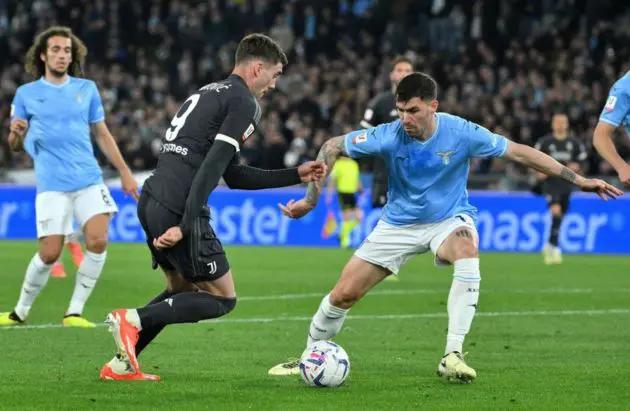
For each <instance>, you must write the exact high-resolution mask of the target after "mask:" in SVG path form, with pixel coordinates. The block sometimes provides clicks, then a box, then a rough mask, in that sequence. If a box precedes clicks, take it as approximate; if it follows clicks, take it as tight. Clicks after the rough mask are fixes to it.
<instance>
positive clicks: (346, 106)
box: [0, 0, 630, 188]
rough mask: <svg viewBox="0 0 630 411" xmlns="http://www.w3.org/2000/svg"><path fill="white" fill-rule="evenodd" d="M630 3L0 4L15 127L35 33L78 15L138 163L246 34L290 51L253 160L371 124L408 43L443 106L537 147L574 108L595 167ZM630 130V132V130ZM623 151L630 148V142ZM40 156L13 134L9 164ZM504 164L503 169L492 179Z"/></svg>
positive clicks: (65, 0)
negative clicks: (393, 63) (596, 138)
mask: <svg viewBox="0 0 630 411" xmlns="http://www.w3.org/2000/svg"><path fill="white" fill-rule="evenodd" d="M629 11H630V4H629V5H626V3H625V2H614V1H599V2H590V1H587V0H505V1H496V0H476V1H470V0H414V1H411V0H400V1H397V2H391V1H385V0H321V1H317V2H315V1H313V0H256V1H252V0H203V1H201V0H186V1H184V0H150V1H149V0H147V1H142V2H128V1H123V0H109V1H107V2H105V1H104V0H96V1H94V2H88V1H70V0H23V1H19V2H6V1H0V55H2V56H3V58H2V59H1V60H0V126H1V127H2V128H3V129H4V130H7V129H8V127H9V119H8V115H9V106H10V102H11V99H12V98H13V93H14V92H15V88H16V87H17V86H19V85H21V84H23V83H25V82H28V81H31V80H32V79H30V78H28V77H27V76H26V75H25V73H24V70H23V68H22V62H23V58H24V54H25V53H26V50H27V49H28V47H29V46H30V42H31V40H32V38H33V36H34V35H35V34H36V33H37V32H38V31H40V30H43V29H44V28H46V27H48V26H50V25H53V24H66V25H70V26H71V27H72V28H73V30H74V31H75V32H76V33H77V34H78V35H79V36H81V37H82V38H83V40H84V41H85V42H86V44H87V45H88V46H89V49H90V53H89V55H88V63H87V67H86V75H87V76H88V77H90V78H92V79H93V80H94V81H96V83H97V84H98V86H99V88H100V91H101V95H102V97H103V102H104V104H105V107H106V110H107V111H108V114H107V122H108V124H109V126H110V128H111V130H112V132H113V134H114V136H115V137H116V138H117V139H118V142H119V144H120V146H121V150H122V151H123V153H124V156H125V158H126V159H127V161H128V162H129V163H130V165H131V166H132V167H134V168H136V169H151V168H153V167H154V166H155V164H156V155H157V153H158V152H159V144H160V143H159V142H160V140H161V138H162V137H163V134H164V130H165V129H166V127H167V125H168V124H169V122H170V119H171V118H172V116H173V114H174V113H175V112H176V111H177V109H178V105H179V103H180V102H181V101H182V100H183V99H184V98H186V96H187V95H189V94H190V93H191V92H192V91H193V90H195V89H197V88H199V87H201V86H203V85H204V84H205V83H208V82H211V81H216V80H219V79H222V78H224V77H225V76H227V75H228V74H229V69H230V68H231V66H232V59H233V54H234V50H235V47H236V44H237V42H238V40H239V39H240V38H241V37H242V35H244V34H247V33H249V32H252V31H263V32H266V33H268V34H270V35H271V36H273V37H275V38H276V39H277V40H278V41H279V42H280V43H281V44H282V46H283V47H284V49H285V51H286V52H287V53H288V54H289V57H290V63H289V65H288V66H287V67H286V68H285V74H284V75H283V76H282V78H281V79H280V80H279V82H278V89H277V90H276V92H274V93H271V95H270V96H268V97H265V98H264V99H263V101H261V104H262V106H263V119H262V121H261V123H260V127H259V128H258V131H257V133H256V135H255V137H254V138H251V139H249V140H248V142H247V144H246V145H245V147H244V148H243V150H242V153H241V154H242V161H245V162H247V163H249V164H252V165H256V166H260V167H268V168H280V167H285V166H292V165H295V164H298V163H300V162H302V161H305V160H309V159H312V158H314V157H315V156H316V155H317V151H318V149H319V147H320V146H321V144H322V142H323V141H325V139H327V138H330V137H333V136H336V135H340V134H343V133H345V132H347V131H348V130H350V129H352V128H355V127H357V124H358V121H359V119H360V116H361V113H362V112H363V111H364V109H365V107H366V104H367V102H368V101H369V99H370V97H372V96H373V95H375V94H376V93H378V92H379V91H381V90H385V89H388V88H389V87H390V86H389V84H388V77H387V76H388V65H389V62H390V60H391V58H392V57H393V56H394V55H395V54H397V53H403V54H406V55H407V56H408V57H410V58H412V59H413V60H414V61H415V62H416V65H417V67H418V68H419V69H420V70H423V71H426V72H429V73H430V74H432V75H433V76H434V77H435V78H436V80H437V81H438V83H439V85H440V95H439V100H440V110H443V111H449V112H451V113H453V114H458V115H462V116H464V117H467V118H469V119H471V120H474V121H477V122H479V123H480V124H482V125H484V126H485V127H488V128H490V129H492V130H494V131H496V132H502V133H505V134H506V135H507V136H508V137H510V138H512V139H514V140H516V141H519V142H523V143H526V144H532V145H533V144H534V143H535V142H536V140H537V139H538V138H539V137H541V136H543V135H545V134H546V133H547V132H548V131H549V123H550V121H549V120H550V116H551V114H552V113H553V112H554V110H563V111H565V112H567V113H568V115H569V117H570V120H571V126H572V129H573V130H572V131H573V134H575V135H577V136H578V137H580V138H582V139H584V142H585V144H586V146H587V147H588V148H589V151H590V153H591V157H590V159H589V161H588V169H587V170H586V171H587V173H589V174H604V175H606V174H614V173H612V172H611V169H610V167H609V166H608V165H607V164H605V163H603V162H602V161H601V159H600V158H599V157H598V156H597V155H596V154H594V152H593V150H592V144H591V136H592V132H593V128H594V126H595V124H596V122H597V118H598V115H599V112H600V110H601V107H602V106H603V103H604V100H605V99H606V95H607V92H608V89H609V88H610V86H611V85H612V83H613V82H614V81H615V80H616V79H617V78H618V77H619V76H620V74H621V73H623V72H625V71H627V70H628V68H629V67H630V66H629V63H630V41H629V40H630V38H629V37H630V30H629V29H628V27H630V24H628V23H630V13H629ZM624 137H625V136H624ZM624 137H619V138H620V151H621V153H622V155H625V156H626V158H630V144H629V143H628V139H627V138H624ZM23 167H31V162H30V161H29V159H28V158H27V157H26V156H25V155H23V154H14V153H10V152H9V150H8V147H7V146H6V140H5V139H3V140H2V144H0V170H1V169H2V168H23ZM471 169H472V172H473V173H474V174H475V175H476V176H477V177H478V178H479V180H480V181H484V182H488V184H489V182H490V181H493V184H495V186H498V187H503V188H516V187H517V186H518V184H517V183H516V181H518V180H519V178H520V177H521V176H524V172H523V170H521V169H520V168H518V167H513V166H509V167H506V164H505V163H504V162H503V161H500V160H494V161H492V160H483V161H476V162H474V164H473V165H472V167H471ZM494 174H496V175H501V176H503V178H501V179H498V178H495V179H494V180H492V179H490V178H485V177H483V176H486V175H487V176H491V175H494Z"/></svg>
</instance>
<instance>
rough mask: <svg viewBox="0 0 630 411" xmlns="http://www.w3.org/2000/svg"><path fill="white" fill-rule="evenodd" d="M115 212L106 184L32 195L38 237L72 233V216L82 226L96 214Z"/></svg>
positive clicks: (116, 207)
mask: <svg viewBox="0 0 630 411" xmlns="http://www.w3.org/2000/svg"><path fill="white" fill-rule="evenodd" d="M117 212H118V206H116V203H115V202H114V199H113V198H112V196H111V194H110V192H109V189H108V188H107V186H106V185H105V184H94V185H91V186H88V187H85V188H82V189H81V190H79V191H73V192H62V191H45V192H43V193H37V197H36V198H35V215H36V219H37V238H42V237H47V236H50V235H70V234H72V233H73V231H74V229H73V227H72V218H73V217H74V218H76V220H77V221H78V222H79V224H80V226H81V229H82V228H83V226H84V225H85V223H86V222H87V221H88V220H89V219H90V218H92V217H94V216H95V215H98V214H109V215H110V216H112V215H114V214H116V213H117Z"/></svg>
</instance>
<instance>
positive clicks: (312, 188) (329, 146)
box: [304, 136, 347, 208]
mask: <svg viewBox="0 0 630 411" xmlns="http://www.w3.org/2000/svg"><path fill="white" fill-rule="evenodd" d="M342 154H343V155H347V154H346V152H345V148H344V136H338V137H333V138H331V139H330V140H328V141H326V142H325V143H324V145H323V146H322V148H321V149H320V150H319V154H317V160H321V161H323V162H324V163H325V164H326V166H327V171H326V174H325V175H324V176H323V177H322V178H320V179H319V180H315V181H313V182H312V183H309V184H308V189H307V190H306V196H305V197H304V200H305V201H306V203H307V204H309V205H310V206H311V207H312V208H315V206H316V205H317V201H318V200H319V196H320V194H321V193H322V190H323V189H324V183H325V182H326V177H328V174H330V172H331V171H332V169H333V165H335V161H337V158H339V156H340V155H342Z"/></svg>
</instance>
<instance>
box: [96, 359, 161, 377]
mask: <svg viewBox="0 0 630 411" xmlns="http://www.w3.org/2000/svg"><path fill="white" fill-rule="evenodd" d="M100 377H101V380H103V381H160V376H159V375H153V374H145V373H143V372H133V369H132V368H131V364H130V363H129V360H127V359H124V358H123V357H122V356H120V355H119V354H116V356H115V357H114V358H112V359H111V361H109V362H108V363H107V364H105V365H104V366H103V368H101V375H100Z"/></svg>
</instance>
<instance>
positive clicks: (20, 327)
mask: <svg viewBox="0 0 630 411" xmlns="http://www.w3.org/2000/svg"><path fill="white" fill-rule="evenodd" d="M616 314H630V308H612V309H608V310H562V311H489V312H483V311H482V312H479V313H477V315H476V316H477V317H563V316H573V315H616ZM446 317H447V313H445V312H440V313H417V314H383V315H370V314H365V315H350V316H348V318H347V319H348V320H408V319H422V318H446ZM311 318H312V317H309V316H293V317H249V318H225V319H217V320H208V321H202V322H204V323H213V324H243V323H245V324H266V323H273V322H299V321H310V320H311ZM96 326H97V327H104V326H105V324H96ZM63 327H64V326H63V325H61V324H38V325H18V326H13V327H2V328H0V330H37V329H52V328H63Z"/></svg>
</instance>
